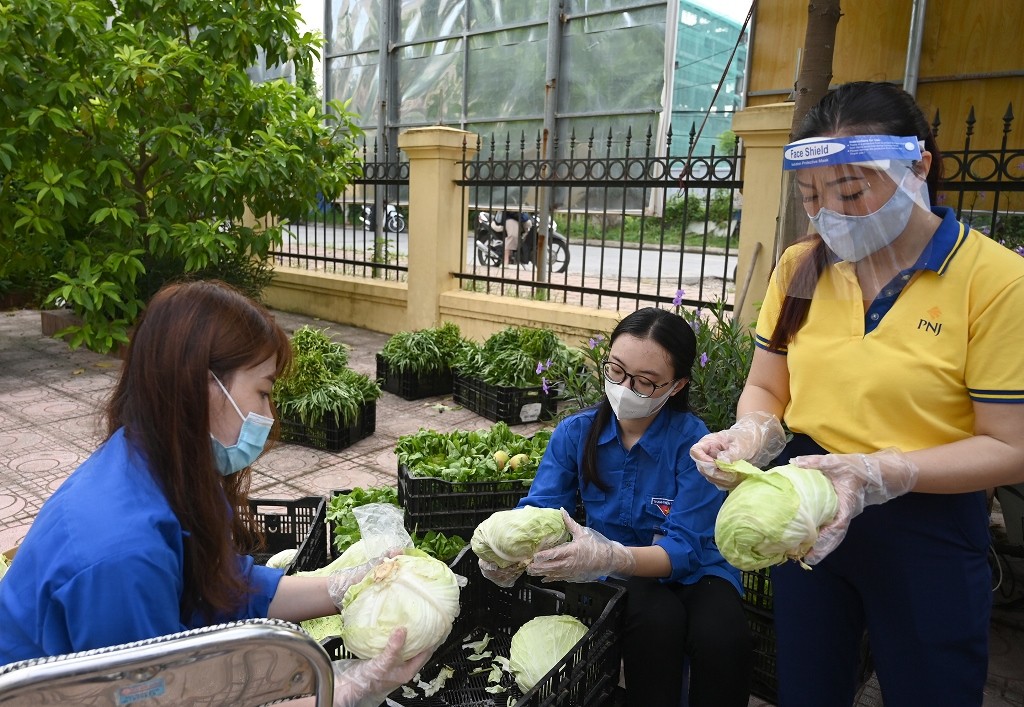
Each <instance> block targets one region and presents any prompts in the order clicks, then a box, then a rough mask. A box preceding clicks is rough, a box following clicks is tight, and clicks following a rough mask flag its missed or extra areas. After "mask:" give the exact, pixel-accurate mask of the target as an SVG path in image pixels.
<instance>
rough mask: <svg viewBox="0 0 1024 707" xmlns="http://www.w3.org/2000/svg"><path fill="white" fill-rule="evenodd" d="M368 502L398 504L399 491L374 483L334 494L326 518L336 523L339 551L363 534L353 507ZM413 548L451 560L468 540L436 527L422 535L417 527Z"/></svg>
mask: <svg viewBox="0 0 1024 707" xmlns="http://www.w3.org/2000/svg"><path fill="white" fill-rule="evenodd" d="M368 503H390V504H392V505H394V506H397V505H399V503H398V490H397V489H395V487H393V486H374V487H370V488H365V489H364V488H360V487H358V486H357V487H356V488H354V489H352V490H350V491H348V492H347V493H339V494H335V495H334V496H332V497H331V500H330V502H329V503H328V504H327V521H328V522H329V523H331V524H333V525H334V538H333V542H334V548H335V550H337V551H338V552H339V553H343V552H345V550H347V549H349V548H350V547H351V546H352V545H354V544H355V543H356V542H357V541H358V540H359V539H360V538H361V537H362V534H361V533H360V532H359V523H358V522H357V521H356V517H355V514H354V513H353V512H352V510H353V509H354V508H357V507H359V506H363V505H366V504H368ZM411 536H412V542H413V547H415V548H416V549H417V550H421V551H423V552H425V553H427V554H428V555H430V556H431V557H433V558H436V559H438V560H442V561H444V562H448V561H449V560H451V559H452V558H454V557H455V556H456V555H457V554H459V551H460V550H461V549H462V548H464V547H465V546H466V541H465V540H464V539H463V538H461V537H459V536H458V535H452V536H451V537H448V536H446V535H445V534H444V533H438V532H435V531H433V530H430V531H427V532H426V533H424V534H423V535H420V534H419V532H418V530H413V532H412V533H411Z"/></svg>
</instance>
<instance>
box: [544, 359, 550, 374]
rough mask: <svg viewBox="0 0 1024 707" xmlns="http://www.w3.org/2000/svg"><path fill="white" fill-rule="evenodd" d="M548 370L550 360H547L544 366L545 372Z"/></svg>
mask: <svg viewBox="0 0 1024 707" xmlns="http://www.w3.org/2000/svg"><path fill="white" fill-rule="evenodd" d="M549 368H551V359H550V358H549V359H548V362H547V363H545V364H544V370H545V371H546V370H547V369H549Z"/></svg>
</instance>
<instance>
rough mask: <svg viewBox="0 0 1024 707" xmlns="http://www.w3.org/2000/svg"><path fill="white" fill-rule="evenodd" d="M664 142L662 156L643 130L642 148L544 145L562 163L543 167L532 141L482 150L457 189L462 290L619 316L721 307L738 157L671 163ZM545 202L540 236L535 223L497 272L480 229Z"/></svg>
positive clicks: (636, 143) (498, 262) (490, 240)
mask: <svg viewBox="0 0 1024 707" xmlns="http://www.w3.org/2000/svg"><path fill="white" fill-rule="evenodd" d="M692 139H693V135H691V140H692ZM672 140H673V135H672V133H671V130H670V131H669V132H668V134H667V135H666V136H665V139H664V140H663V141H660V142H661V143H662V144H660V145H659V144H658V142H659V141H658V140H657V139H656V137H655V135H654V134H653V132H652V131H651V129H648V130H647V134H646V135H645V136H644V137H643V138H642V139H641V140H634V138H633V135H632V134H631V133H628V132H627V134H626V135H625V136H624V137H623V138H620V137H619V136H614V135H612V134H611V133H609V134H608V135H606V136H601V137H599V136H596V135H595V134H594V133H593V132H591V134H590V135H589V136H588V137H586V138H585V139H578V138H577V136H576V135H575V134H573V135H571V136H570V138H569V140H568V144H566V145H564V146H562V145H559V144H558V142H557V140H556V141H555V142H554V144H553V145H552V150H551V151H552V153H553V154H555V155H559V154H564V155H565V157H564V158H559V159H553V160H544V159H540V158H539V157H538V156H539V155H541V154H543V147H544V146H543V143H542V137H541V135H538V136H537V137H536V138H535V139H534V140H532V141H527V140H526V137H525V136H521V137H520V138H519V140H518V141H513V140H512V138H511V136H506V137H505V138H504V140H502V141H499V140H497V139H496V138H495V137H494V136H491V137H490V138H489V139H487V140H481V141H480V142H479V144H478V145H477V146H476V148H477V154H476V157H475V159H464V160H463V179H462V180H461V181H460V182H459V183H460V185H462V186H463V187H464V194H465V195H466V200H467V201H466V206H467V209H468V211H469V213H470V223H469V224H467V227H468V234H469V235H468V237H467V239H466V243H467V245H466V248H467V254H466V258H465V260H464V262H465V263H466V267H465V269H464V270H463V272H461V273H459V277H460V278H461V280H462V281H463V283H464V287H468V288H471V289H476V290H478V291H483V292H488V293H492V294H501V295H511V296H516V297H530V298H535V299H545V300H550V301H557V302H562V303H567V304H576V305H581V306H592V307H598V308H604V307H609V308H613V309H626V310H628V309H635V308H637V307H640V306H644V305H652V304H653V305H657V304H675V305H680V304H684V305H692V306H704V305H709V304H712V303H716V302H718V301H719V300H721V301H723V302H727V301H728V299H729V290H730V287H731V285H730V282H731V281H732V280H733V279H734V278H733V273H734V270H735V258H736V255H737V238H738V229H737V226H738V221H739V218H738V217H739V213H740V210H739V202H738V198H739V197H738V190H739V189H740V188H741V187H742V182H741V181H740V179H739V175H740V168H741V160H742V158H741V157H740V156H739V155H737V154H735V151H731V152H726V153H718V154H716V151H715V150H712V153H711V154H710V155H706V156H698V157H692V158H690V159H689V160H687V159H686V158H681V157H678V156H671V148H672ZM466 147H467V149H468V148H469V147H470V146H468V145H467V146H466ZM545 201H546V202H547V204H548V205H549V209H550V213H551V220H550V221H549V223H548V228H547V229H543V228H540V227H539V226H540V222H541V221H542V220H543V219H542V217H541V218H537V219H536V220H535V221H534V222H532V223H531V222H529V221H528V222H527V223H526V226H527V231H526V232H524V233H522V234H521V236H520V247H519V249H518V251H517V253H518V254H519V255H520V257H518V258H513V259H511V262H509V263H508V264H507V265H506V264H505V261H506V260H507V259H505V258H502V257H501V256H499V255H498V254H497V251H498V250H500V248H501V243H502V238H503V234H495V233H494V231H493V229H492V228H491V227H490V225H489V222H490V223H493V222H494V218H493V216H494V215H495V214H499V213H502V212H511V213H513V214H516V213H521V214H530V215H539V214H540V212H542V211H543V204H544V202H545ZM481 213H482V214H484V219H481V218H480V217H479V215H480V214H481ZM488 216H490V217H491V218H490V220H489V222H488V219H487V217H488ZM530 225H535V227H536V228H535V230H536V231H537V233H536V234H534V233H532V232H530V231H529V226H530ZM521 230H522V229H521ZM544 230H547V233H546V234H542V233H541V232H542V231H544ZM531 238H532V239H533V240H532V241H531ZM542 242H543V246H542V245H541V243H542ZM524 253H525V255H524ZM524 261H525V262H524ZM726 307H727V308H729V307H731V305H730V304H728V303H727V304H726Z"/></svg>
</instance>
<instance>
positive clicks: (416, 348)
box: [377, 322, 472, 400]
mask: <svg viewBox="0 0 1024 707" xmlns="http://www.w3.org/2000/svg"><path fill="white" fill-rule="evenodd" d="M471 345H472V344H471V342H469V341H468V340H467V339H465V338H463V336H462V333H461V332H460V331H459V327H458V325H457V324H455V323H454V322H445V323H444V324H442V325H441V326H439V327H435V328H431V329H420V330H418V331H400V332H398V333H397V334H394V335H393V336H392V337H391V338H389V339H388V340H387V342H386V343H385V344H384V348H382V349H381V351H380V353H378V354H377V380H378V382H379V383H380V386H381V388H383V389H384V390H386V391H388V392H389V393H394V394H395V395H397V396H399V397H401V398H404V399H406V400H417V399H419V398H426V397H429V396H432V395H445V394H447V393H451V392H452V361H454V360H456V359H457V358H458V357H459V355H460V354H461V352H462V349H463V348H464V347H467V346H471Z"/></svg>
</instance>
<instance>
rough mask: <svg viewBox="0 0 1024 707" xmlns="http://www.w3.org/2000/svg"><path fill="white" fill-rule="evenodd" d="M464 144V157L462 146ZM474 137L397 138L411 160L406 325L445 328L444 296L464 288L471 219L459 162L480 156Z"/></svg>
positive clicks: (447, 133) (450, 133)
mask: <svg viewBox="0 0 1024 707" xmlns="http://www.w3.org/2000/svg"><path fill="white" fill-rule="evenodd" d="M464 143H465V152H463V144H464ZM476 144H477V138H476V135H475V134H474V133H470V132H466V131H465V130H457V129H454V128H445V127H429V128H413V129H411V130H407V131H405V132H403V133H401V134H400V135H399V136H398V147H399V148H401V149H402V150H403V151H404V152H405V154H406V155H407V156H408V157H409V221H408V229H409V279H408V288H409V289H408V293H409V294H408V305H407V315H408V316H407V320H406V326H407V328H408V329H409V330H410V331H416V330H419V329H427V328H431V327H435V326H439V325H440V324H441V309H440V299H441V295H442V294H443V293H445V292H448V291H451V290H457V289H458V288H459V282H458V278H456V277H455V273H457V272H460V271H461V270H462V238H463V223H464V222H465V221H466V219H467V217H468V216H467V213H466V208H465V205H464V204H463V199H462V188H461V187H459V186H458V185H457V184H456V183H455V181H456V180H457V179H461V178H462V167H461V165H460V164H459V161H460V160H462V159H463V155H464V154H465V156H466V158H467V159H469V158H472V157H473V156H474V155H475V154H476Z"/></svg>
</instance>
